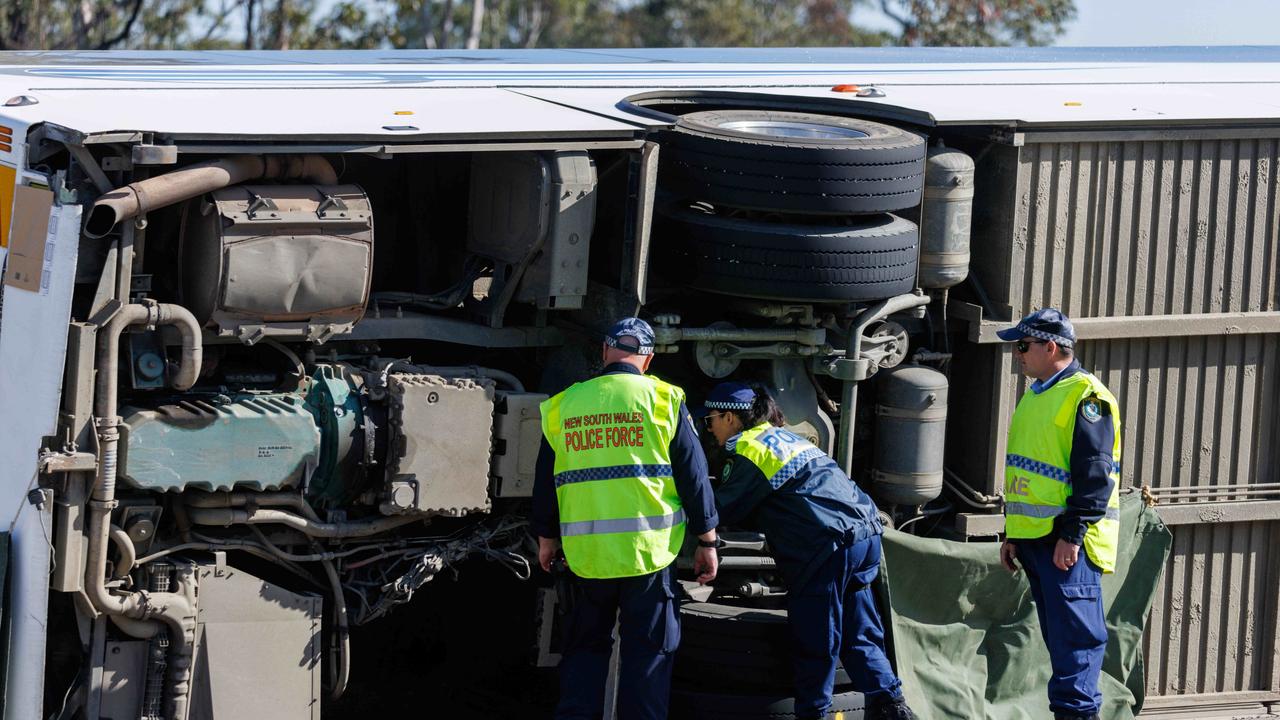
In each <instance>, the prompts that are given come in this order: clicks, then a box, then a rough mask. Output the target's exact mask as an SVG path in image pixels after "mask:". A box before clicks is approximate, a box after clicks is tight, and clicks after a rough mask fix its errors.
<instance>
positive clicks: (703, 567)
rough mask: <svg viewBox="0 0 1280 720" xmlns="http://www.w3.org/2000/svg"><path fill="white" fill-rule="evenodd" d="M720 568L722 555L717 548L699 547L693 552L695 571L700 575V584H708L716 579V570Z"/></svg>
mask: <svg viewBox="0 0 1280 720" xmlns="http://www.w3.org/2000/svg"><path fill="white" fill-rule="evenodd" d="M719 568H720V556H719V555H716V549H715V548H704V547H700V548H698V551H697V552H696V553H694V554H693V572H694V573H696V574H697V576H698V584H699V585H706V584H707V583H709V582H711V581H712V580H715V579H716V571H717V570H718V569H719Z"/></svg>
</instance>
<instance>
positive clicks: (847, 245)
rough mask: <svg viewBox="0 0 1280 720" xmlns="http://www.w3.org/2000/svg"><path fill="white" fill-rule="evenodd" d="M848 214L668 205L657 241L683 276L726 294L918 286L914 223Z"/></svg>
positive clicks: (870, 292)
mask: <svg viewBox="0 0 1280 720" xmlns="http://www.w3.org/2000/svg"><path fill="white" fill-rule="evenodd" d="M841 221H842V222H841V223H840V224H835V223H834V222H832V223H831V224H814V225H802V224H784V223H775V222H764V221H760V220H752V219H746V218H739V217H729V216H726V215H723V214H720V213H717V212H716V211H715V210H714V209H711V208H709V207H707V206H703V205H695V206H693V207H690V208H681V209H678V210H675V211H674V212H670V213H667V214H666V216H665V218H664V223H663V224H662V225H660V226H659V227H660V230H659V233H660V236H659V240H658V242H659V243H661V244H662V245H664V246H665V250H664V252H666V253H667V257H668V258H669V259H671V260H672V261H673V262H674V264H669V266H670V267H673V268H675V272H676V274H677V277H676V279H677V280H681V281H683V282H685V283H686V284H688V285H691V286H693V287H695V288H698V289H701V290H708V291H711V292H717V293H722V294H726V295H734V296H738V297H752V298H761V299H768V300H786V301H796V302H854V301H865V300H881V299H884V298H888V297H893V296H895V295H900V294H902V293H908V292H911V289H912V288H913V287H915V278H916V265H917V262H918V250H917V247H916V246H917V243H918V237H919V231H918V228H917V227H916V225H915V223H912V222H910V221H908V220H904V219H902V218H899V217H896V216H894V215H889V214H879V215H872V216H860V217H853V218H841ZM660 252H662V251H660Z"/></svg>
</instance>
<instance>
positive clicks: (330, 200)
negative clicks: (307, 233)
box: [316, 193, 347, 220]
mask: <svg viewBox="0 0 1280 720" xmlns="http://www.w3.org/2000/svg"><path fill="white" fill-rule="evenodd" d="M322 194H323V195H324V200H321V201H320V204H319V205H317V206H316V217H318V218H320V219H322V220H323V219H325V218H327V217H329V215H328V210H329V208H334V209H335V210H338V211H339V212H338V217H346V216H347V204H346V203H344V202H342V199H341V198H338V197H336V196H334V195H330V194H328V193H322Z"/></svg>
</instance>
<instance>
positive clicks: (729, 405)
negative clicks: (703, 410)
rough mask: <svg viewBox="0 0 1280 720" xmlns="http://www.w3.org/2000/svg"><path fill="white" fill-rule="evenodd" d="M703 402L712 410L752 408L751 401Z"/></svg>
mask: <svg viewBox="0 0 1280 720" xmlns="http://www.w3.org/2000/svg"><path fill="white" fill-rule="evenodd" d="M702 404H703V405H704V406H705V407H709V408H711V409H712V410H750V409H751V403H749V402H732V401H728V400H708V401H706V402H704V403H702Z"/></svg>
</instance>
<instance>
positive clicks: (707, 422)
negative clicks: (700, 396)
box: [702, 413, 724, 430]
mask: <svg viewBox="0 0 1280 720" xmlns="http://www.w3.org/2000/svg"><path fill="white" fill-rule="evenodd" d="M723 414H724V413H707V414H706V415H703V416H702V424H703V425H705V426H706V427H707V430H710V429H711V421H712V420H714V419H716V418H718V417H720V416H721V415H723Z"/></svg>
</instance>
